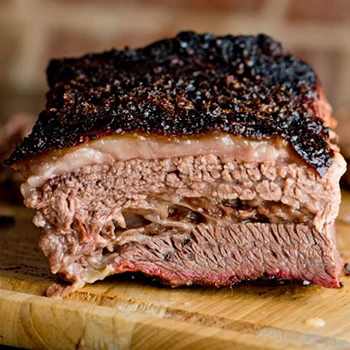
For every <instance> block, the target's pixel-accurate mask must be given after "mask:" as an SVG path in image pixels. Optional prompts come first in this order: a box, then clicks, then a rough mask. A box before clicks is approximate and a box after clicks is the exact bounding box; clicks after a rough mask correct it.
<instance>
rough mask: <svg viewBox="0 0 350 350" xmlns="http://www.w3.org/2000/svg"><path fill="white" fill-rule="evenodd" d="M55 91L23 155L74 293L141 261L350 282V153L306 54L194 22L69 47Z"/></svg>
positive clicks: (172, 279)
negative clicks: (137, 45)
mask: <svg viewBox="0 0 350 350" xmlns="http://www.w3.org/2000/svg"><path fill="white" fill-rule="evenodd" d="M48 81H49V85H50V91H49V92H48V94H47V98H48V102H47V107H46V110H45V111H43V112H42V113H41V114H40V116H39V120H38V122H37V124H36V125H35V127H34V129H33V132H32V134H31V135H30V136H29V137H28V138H26V139H25V140H24V141H23V142H22V143H20V144H19V145H18V146H17V148H16V150H15V152H14V153H13V154H12V156H11V157H10V159H9V160H8V163H9V164H11V165H12V166H13V167H15V168H16V169H19V170H20V171H21V172H22V174H23V175H24V176H25V178H26V179H27V181H26V183H25V184H24V185H23V186H22V193H23V195H24V198H25V204H26V205H27V206H28V207H29V208H33V209H35V215H34V223H35V225H37V226H38V227H41V228H42V232H43V234H42V237H41V239H40V247H41V248H42V250H43V252H44V254H45V255H46V256H47V257H48V259H49V262H50V266H51V269H52V272H53V273H58V274H59V276H60V277H61V278H63V279H65V280H67V281H69V282H71V285H70V286H68V287H67V286H66V287H60V286H59V285H54V286H52V287H51V288H50V289H49V290H48V294H49V295H58V296H64V295H67V294H68V293H70V292H72V291H75V290H77V289H79V288H80V287H82V286H83V285H84V284H85V283H92V282H94V281H96V280H98V279H103V278H105V277H106V276H108V275H111V274H115V273H122V272H126V271H141V272H143V273H144V274H146V275H150V276H154V277H157V278H159V279H160V280H161V281H162V282H164V283H167V284H170V285H172V286H177V285H182V284H192V283H196V284H202V285H213V286H227V285H232V284H234V283H237V282H240V281H243V280H255V279H271V278H278V279H288V280H296V281H309V282H313V283H315V284H318V285H321V286H325V287H339V286H340V282H339V274H340V271H341V267H342V263H341V259H340V257H339V253H338V251H337V248H336V238H335V231H334V221H335V218H336V216H337V214H338V210H339V204H340V190H339V178H340V177H341V175H342V174H343V173H344V171H345V162H344V159H343V158H342V156H341V155H340V154H339V152H338V148H337V146H336V145H335V144H334V143H333V142H334V138H335V134H334V132H332V131H330V129H329V127H332V126H334V121H333V119H332V117H331V109H330V107H329V104H328V103H327V101H326V99H325V97H324V95H323V92H322V88H321V85H320V83H319V81H318V79H317V77H316V75H315V73H314V71H313V70H312V68H311V67H310V66H309V65H307V64H306V63H304V62H302V61H300V60H298V59H297V58H295V57H294V56H292V55H290V54H289V53H288V52H287V51H286V50H285V49H284V48H283V47H282V46H281V44H279V43H277V42H275V41H273V40H272V39H271V38H269V37H267V36H264V35H259V36H257V37H253V36H237V37H234V36H225V37H215V36H213V35H209V34H205V35H198V34H195V33H191V32H187V33H180V34H179V35H178V36H177V37H176V38H174V39H167V40H163V41H160V42H157V43H154V44H153V45H151V46H148V47H146V48H143V49H139V50H124V51H110V52H107V53H103V54H97V55H87V56H84V57H82V58H79V59H66V60H54V61H52V62H51V63H50V65H49V68H48Z"/></svg>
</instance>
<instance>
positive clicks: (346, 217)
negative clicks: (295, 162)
mask: <svg viewBox="0 0 350 350" xmlns="http://www.w3.org/2000/svg"><path fill="white" fill-rule="evenodd" d="M0 213H1V214H2V215H4V214H8V215H15V218H16V223H15V225H14V226H9V227H4V228H1V229H0V249H1V254H0V344H3V345H10V346H16V347H22V348H28V349H67V350H68V349H198V350H199V349H230V348H234V349H350V277H346V276H343V277H342V282H343V284H344V287H343V288H342V289H325V288H321V287H317V286H313V285H310V286H303V285H300V284H283V285H282V284H273V285H272V284H245V285H239V286H234V287H233V288H224V289H215V288H201V287H183V288H174V289H172V288H169V287H165V286H162V285H160V284H158V283H157V282H155V281H154V280H151V279H147V278H143V277H142V276H139V275H130V274H129V275H120V276H112V277H109V278H107V279H106V280H104V281H101V282H97V283H95V284H93V285H89V286H86V287H84V288H83V289H82V290H80V291H78V292H76V293H74V294H72V295H70V296H69V297H67V298H65V299H64V300H58V299H51V298H47V297H45V296H44V294H45V290H46V288H47V287H48V286H49V285H50V284H51V283H53V282H54V281H55V277H54V276H53V275H51V273H50V271H49V268H48V264H47V261H46V258H45V257H44V256H43V255H42V253H41V251H40V250H39V248H38V245H37V241H38V238H39V235H40V232H39V230H38V229H36V228H35V227H34V226H33V225H32V224H31V215H32V212H31V211H29V210H27V209H24V208H13V207H12V208H11V207H5V206H3V207H0ZM349 223H350V195H349V194H347V193H344V194H343V202H342V207H341V213H340V216H339V219H338V222H337V226H338V233H339V246H340V249H341V252H342V257H343V259H344V261H349V262H350V224H349Z"/></svg>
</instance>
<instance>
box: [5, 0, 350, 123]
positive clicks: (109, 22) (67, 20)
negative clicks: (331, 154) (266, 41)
mask: <svg viewBox="0 0 350 350" xmlns="http://www.w3.org/2000/svg"><path fill="white" fill-rule="evenodd" d="M189 29H193V30H196V31H199V32H213V33H216V34H227V33H232V34H255V33H259V32H264V33H267V34H270V35H272V36H273V37H275V38H276V39H279V40H281V41H283V42H284V43H285V45H286V47H287V48H289V49H290V50H291V51H292V52H293V53H295V54H296V55H298V56H299V57H301V58H303V59H305V60H306V61H308V62H310V63H312V64H313V65H314V67H315V69H316V70H317V72H318V73H319V76H320V77H321V80H322V82H323V85H324V87H325V90H326V94H327V97H328V99H329V100H330V101H331V103H332V105H333V107H334V109H335V111H337V110H339V109H340V108H342V107H345V108H346V107H348V108H350V93H349V92H350V0H179V1H176V0H163V1H162V0H132V1H128V0H124V1H122V0H101V1H92V0H85V1H84V0H0V33H1V35H0V120H5V119H7V118H9V116H10V115H12V114H13V113H17V112H29V113H33V114H35V115H37V114H38V113H39V112H40V110H41V109H43V107H44V93H45V91H46V90H47V87H46V80H45V73H44V71H45V68H46V65H47V62H48V60H49V59H50V57H61V56H76V55H81V54H84V53H86V52H89V51H103V50H107V49H110V48H112V47H116V48H123V47H124V46H126V45H128V46H130V47H137V46H140V45H144V44H147V43H149V42H151V41H153V40H157V39H160V38H163V37H165V36H172V35H174V34H176V33H177V32H178V31H180V30H189Z"/></svg>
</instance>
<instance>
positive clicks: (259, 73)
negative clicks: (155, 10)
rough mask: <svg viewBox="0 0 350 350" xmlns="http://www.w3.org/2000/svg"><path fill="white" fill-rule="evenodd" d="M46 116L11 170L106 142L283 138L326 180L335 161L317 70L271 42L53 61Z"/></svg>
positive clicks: (213, 40)
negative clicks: (213, 136) (224, 135)
mask: <svg viewBox="0 0 350 350" xmlns="http://www.w3.org/2000/svg"><path fill="white" fill-rule="evenodd" d="M47 75H48V82H49V85H50V90H49V92H48V93H47V105H46V109H45V110H44V111H43V112H42V113H41V114H40V116H39V119H38V121H37V123H36V125H35V127H34V129H33V132H32V134H31V135H30V136H29V137H27V138H26V139H25V140H24V141H23V142H21V143H20V144H19V145H18V146H17V148H16V150H15V151H14V153H13V154H12V155H11V157H10V159H8V160H7V163H8V164H15V163H19V162H22V161H26V160H29V159H31V158H33V157H36V156H38V155H40V154H43V153H46V152H49V151H53V150H57V149H61V148H67V147H72V146H76V145H78V144H81V143H83V142H87V141H89V140H93V139H96V138H98V137H101V136H104V135H111V134H122V133H126V132H139V133H144V134H159V135H168V136H170V137H171V136H176V137H181V136H186V135H197V134H198V135H199V134H207V133H212V132H229V133H232V134H234V135H242V136H244V137H247V138H255V139H263V138H269V137H273V136H275V135H280V136H282V137H283V138H285V139H286V140H288V141H289V142H290V144H291V145H292V147H293V148H294V149H295V151H296V152H297V153H298V154H299V155H300V156H301V157H302V158H303V159H304V160H305V161H306V162H307V163H308V164H309V165H311V166H312V167H314V168H315V169H316V170H317V171H318V173H319V174H320V175H321V176H322V175H324V173H325V172H326V170H327V169H328V168H329V167H330V165H331V164H332V161H333V156H334V154H333V151H332V150H331V149H330V147H329V145H328V142H327V140H328V137H329V131H328V129H327V128H326V127H324V126H323V121H322V119H321V118H320V116H319V112H318V111H317V110H318V109H317V108H316V104H317V101H318V97H319V96H318V92H317V90H318V83H317V78H316V76H315V73H314V71H313V69H312V68H311V67H310V66H309V65H307V64H306V63H304V62H302V61H300V60H299V59H297V58H296V57H294V56H291V55H290V54H289V53H288V52H287V51H285V49H284V48H283V47H282V46H281V44H280V43H278V42H276V41H274V40H273V39H271V38H270V37H268V36H265V35H258V36H231V35H230V36H224V37H215V36H213V35H211V34H204V35H198V34H195V33H193V32H184V33H180V34H178V36H177V37H175V38H173V39H166V40H162V41H159V42H156V43H154V44H152V45H150V46H147V47H145V48H142V49H138V50H129V49H126V50H124V51H116V50H112V51H109V52H105V53H102V54H89V55H86V56H83V57H81V58H78V59H63V60H53V61H51V62H50V64H49V67H48V69H47Z"/></svg>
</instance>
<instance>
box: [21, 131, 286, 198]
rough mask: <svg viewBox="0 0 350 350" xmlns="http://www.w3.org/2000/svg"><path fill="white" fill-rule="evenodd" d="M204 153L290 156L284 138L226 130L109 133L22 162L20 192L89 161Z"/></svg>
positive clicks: (267, 158) (271, 157) (252, 158)
mask: <svg viewBox="0 0 350 350" xmlns="http://www.w3.org/2000/svg"><path fill="white" fill-rule="evenodd" d="M203 154H214V155H216V156H219V157H220V158H221V159H222V160H223V161H225V162H226V161H230V160H231V161H232V160H242V161H245V162H265V161H271V162H272V161H276V160H277V159H278V160H286V159H288V158H289V157H290V151H289V147H288V143H287V141H285V140H282V139H279V138H275V139H268V140H247V139H244V138H241V137H238V136H232V135H229V134H217V135H211V136H202V137H186V138H177V139H173V138H172V139H171V138H165V137H157V136H148V137H145V136H141V135H137V134H132V135H123V136H110V137H104V138H101V139H98V140H95V141H92V142H89V143H85V144H83V145H81V146H78V147H75V148H73V149H70V150H67V151H64V152H60V154H59V155H55V154H54V153H53V155H52V156H50V155H46V156H43V157H41V158H39V159H35V160H33V161H30V162H29V163H27V164H25V165H23V166H21V167H20V170H21V172H22V173H23V175H24V176H25V178H27V182H26V183H25V184H23V185H22V194H23V195H24V196H25V197H27V196H28V194H29V193H30V192H31V191H33V190H35V188H38V187H41V186H42V185H43V184H44V183H45V182H46V181H47V180H48V179H51V178H54V177H56V176H59V175H62V174H65V173H71V172H75V171H77V170H78V169H80V168H82V167H84V166H88V165H94V164H106V165H113V164H115V163H117V162H119V161H126V160H130V159H135V158H139V159H162V158H163V159H164V158H170V157H184V156H198V155H203Z"/></svg>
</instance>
